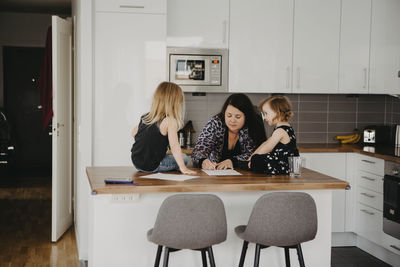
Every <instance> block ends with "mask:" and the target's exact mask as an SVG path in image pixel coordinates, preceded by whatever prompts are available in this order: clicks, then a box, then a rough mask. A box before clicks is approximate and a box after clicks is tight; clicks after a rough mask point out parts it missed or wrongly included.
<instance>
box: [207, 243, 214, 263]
mask: <svg viewBox="0 0 400 267" xmlns="http://www.w3.org/2000/svg"><path fill="white" fill-rule="evenodd" d="M207 250H208V258H209V259H210V266H211V267H215V261H214V253H213V250H212V247H211V246H209V247H208V249H207Z"/></svg>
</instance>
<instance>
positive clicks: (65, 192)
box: [51, 16, 73, 242]
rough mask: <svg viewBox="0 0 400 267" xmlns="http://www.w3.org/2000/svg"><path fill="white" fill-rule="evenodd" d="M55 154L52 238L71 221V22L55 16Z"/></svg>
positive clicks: (53, 24) (53, 26) (53, 42)
mask: <svg viewBox="0 0 400 267" xmlns="http://www.w3.org/2000/svg"><path fill="white" fill-rule="evenodd" d="M52 49H53V51H52V59H53V62H52V64H53V113H54V115H53V157H52V215H51V216H52V218H51V241H53V242H56V241H57V240H58V238H60V236H61V235H62V234H63V233H64V232H65V231H66V230H67V229H68V228H69V227H70V226H71V224H72V218H73V216H72V158H71V157H72V67H71V66H72V24H71V22H69V21H66V20H63V19H61V18H59V17H57V16H52Z"/></svg>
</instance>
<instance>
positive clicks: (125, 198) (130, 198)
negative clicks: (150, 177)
mask: <svg viewBox="0 0 400 267" xmlns="http://www.w3.org/2000/svg"><path fill="white" fill-rule="evenodd" d="M139 196H140V195H139V194H113V195H111V202H125V203H127V202H134V201H135V200H138V199H139Z"/></svg>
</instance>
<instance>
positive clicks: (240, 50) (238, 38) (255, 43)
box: [229, 0, 294, 93]
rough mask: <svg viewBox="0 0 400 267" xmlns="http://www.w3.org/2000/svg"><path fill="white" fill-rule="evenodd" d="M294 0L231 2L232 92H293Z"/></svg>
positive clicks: (233, 0) (230, 79) (230, 74)
mask: <svg viewBox="0 0 400 267" xmlns="http://www.w3.org/2000/svg"><path fill="white" fill-rule="evenodd" d="M293 6H294V3H293V0H253V1H241V0H231V3H230V40H229V91H231V92H282V93H288V92H291V91H292V89H291V88H292V43H293V40H292V38H293V37H292V35H293Z"/></svg>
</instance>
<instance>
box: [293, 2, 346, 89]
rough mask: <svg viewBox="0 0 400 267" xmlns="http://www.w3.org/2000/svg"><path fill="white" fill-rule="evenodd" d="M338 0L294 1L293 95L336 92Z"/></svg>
mask: <svg viewBox="0 0 400 267" xmlns="http://www.w3.org/2000/svg"><path fill="white" fill-rule="evenodd" d="M339 34H340V0H296V5H295V12H294V45H293V92H295V93H336V92H337V91H338V73H339Z"/></svg>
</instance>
